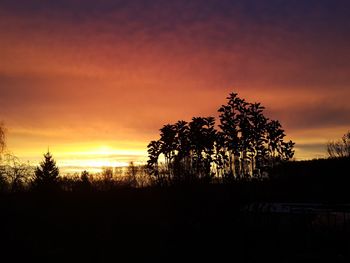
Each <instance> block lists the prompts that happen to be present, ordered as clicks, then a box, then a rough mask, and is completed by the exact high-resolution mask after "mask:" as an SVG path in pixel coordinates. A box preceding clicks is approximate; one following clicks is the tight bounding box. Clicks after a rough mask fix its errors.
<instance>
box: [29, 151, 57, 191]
mask: <svg viewBox="0 0 350 263" xmlns="http://www.w3.org/2000/svg"><path fill="white" fill-rule="evenodd" d="M58 176H59V169H58V167H57V166H56V162H55V160H54V159H53V157H52V155H51V153H50V152H49V151H48V152H47V153H46V154H44V160H43V161H42V162H41V163H40V165H39V166H38V167H37V168H36V169H35V174H34V186H35V187H38V188H40V189H52V188H56V186H57V184H58Z"/></svg>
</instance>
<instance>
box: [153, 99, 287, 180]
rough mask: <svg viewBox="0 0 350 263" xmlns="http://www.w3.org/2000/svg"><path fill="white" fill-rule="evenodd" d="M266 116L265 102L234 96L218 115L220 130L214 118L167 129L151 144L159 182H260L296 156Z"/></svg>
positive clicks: (276, 122)
mask: <svg viewBox="0 0 350 263" xmlns="http://www.w3.org/2000/svg"><path fill="white" fill-rule="evenodd" d="M263 111H264V107H263V106H262V105H261V104H260V103H249V102H247V101H245V100H244V99H242V98H240V97H238V95H237V93H231V94H229V96H228V97H227V103H226V104H225V105H222V106H221V107H220V108H219V110H218V112H219V124H218V125H217V126H216V124H215V119H214V118H213V117H194V118H192V120H191V121H190V122H186V121H182V120H181V121H178V122H177V123H175V124H166V125H164V126H163V127H162V128H161V129H160V138H159V140H156V141H151V142H150V143H149V145H148V155H149V160H148V169H149V172H150V174H151V175H153V176H154V177H155V178H156V179H157V181H158V182H160V183H163V182H177V181H180V182H184V181H193V180H198V179H204V180H211V179H212V178H214V177H218V178H223V179H225V180H237V179H242V178H252V177H260V176H261V173H262V172H263V171H267V170H268V169H269V168H270V167H272V166H273V165H275V164H276V163H278V162H281V161H286V160H289V159H291V158H292V157H293V155H294V150H293V147H294V143H293V142H292V141H288V142H286V141H284V137H285V133H284V130H283V129H282V126H281V124H280V122H279V121H277V120H270V119H268V118H267V117H266V116H264V113H263ZM162 161H164V164H163V165H161V163H162Z"/></svg>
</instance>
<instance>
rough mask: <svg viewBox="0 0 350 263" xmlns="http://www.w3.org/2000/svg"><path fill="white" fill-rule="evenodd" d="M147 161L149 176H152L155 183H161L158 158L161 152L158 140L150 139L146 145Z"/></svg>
mask: <svg viewBox="0 0 350 263" xmlns="http://www.w3.org/2000/svg"><path fill="white" fill-rule="evenodd" d="M147 148H148V150H147V152H148V161H147V170H148V172H149V174H150V175H151V176H154V178H155V180H156V182H157V184H161V183H162V182H161V181H162V180H161V178H160V174H159V167H158V159H159V156H160V154H161V142H160V141H151V142H150V143H149V144H148V146H147Z"/></svg>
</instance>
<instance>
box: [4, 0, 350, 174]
mask: <svg viewBox="0 0 350 263" xmlns="http://www.w3.org/2000/svg"><path fill="white" fill-rule="evenodd" d="M349 14H350V1H346V0H344V1H341V0H329V1H325V0H308V1H298V0H289V1H287V0H286V1H277V0H275V1H272V0H266V1H261V0H255V1H253V0H244V1H243V0H242V1H234V0H220V1H219V0H217V1H214V0H212V1H209V0H197V1H196V0H187V1H185V0H176V1H161V0H148V1H147V0H125V1H121V0H110V1H108V0H106V1H96V0H61V1H42V0H40V1H39V0H37V1H34V0H33V1H32V0H8V1H7V0H1V1H0V120H2V121H3V122H4V123H5V125H6V127H7V129H8V133H7V136H8V149H9V150H10V151H12V152H13V153H14V154H15V155H17V156H18V157H20V158H21V160H23V161H27V160H28V161H30V162H31V163H33V164H37V162H38V161H39V160H40V159H42V154H43V153H44V152H45V151H47V148H48V147H49V148H50V151H51V152H52V153H53V155H54V157H55V158H56V160H57V162H58V164H59V165H60V166H61V167H63V168H64V169H66V170H67V171H68V170H69V169H68V168H69V167H71V168H72V167H74V168H76V167H77V166H84V167H85V168H90V169H93V167H99V166H118V165H123V164H126V163H127V162H128V161H137V162H145V161H146V160H147V156H146V154H147V151H146V150H147V149H146V146H147V144H148V142H149V141H150V140H153V139H157V138H158V134H159V128H160V127H161V126H162V125H163V124H166V123H172V122H175V121H177V120H180V119H184V120H190V119H191V117H192V116H208V115H212V116H217V109H218V108H219V106H220V105H221V104H223V103H225V98H226V96H227V95H228V93H230V92H232V91H235V92H238V93H239V95H240V96H241V97H243V98H246V99H247V100H248V101H251V102H255V101H258V102H261V103H262V104H263V105H264V106H265V107H266V109H267V110H266V115H267V116H268V117H270V118H272V119H278V120H280V122H281V123H282V125H283V127H284V129H285V131H286V134H287V135H288V139H292V140H293V141H295V142H296V155H295V157H296V159H308V158H317V157H323V156H325V153H326V150H325V144H326V143H327V141H329V140H332V139H336V138H340V137H341V136H342V135H343V134H344V133H345V132H346V131H347V130H349V129H350V103H349V98H350V15H349Z"/></svg>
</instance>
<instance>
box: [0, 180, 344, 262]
mask: <svg viewBox="0 0 350 263" xmlns="http://www.w3.org/2000/svg"><path fill="white" fill-rule="evenodd" d="M236 187H237V188H235V186H227V185H209V186H208V185H207V186H196V187H172V188H167V189H165V188H163V189H158V188H149V189H121V190H119V191H115V192H99V193H98V192H95V193H85V194H83V193H79V194H77V193H67V192H65V193H58V194H55V195H40V194H34V193H23V194H16V195H6V196H2V197H1V198H0V211H1V216H0V224H1V237H0V239H1V246H0V250H1V255H0V256H1V258H0V261H1V262H35V261H34V260H39V259H41V260H44V261H45V262H66V261H74V262H128V261H135V260H141V261H142V262H144V261H146V260H147V261H148V260H152V261H155V260H161V262H170V261H177V262H185V261H188V260H193V262H198V261H203V262H204V260H205V262H207V261H208V260H209V261H211V262H349V252H350V231H349V230H350V222H347V217H344V218H343V219H344V220H343V221H342V222H341V224H337V222H335V221H334V220H336V219H334V217H331V221H328V222H327V221H325V222H322V218H321V219H320V220H316V219H317V215H312V214H311V215H310V214H307V213H306V212H305V210H303V211H301V213H300V211H299V212H298V213H296V214H289V213H284V214H283V213H282V214H280V213H275V212H271V211H270V210H262V209H260V210H259V209H257V210H254V209H253V210H252V209H251V207H254V206H252V205H251V204H252V203H253V204H254V202H255V201H256V200H260V201H262V202H271V201H279V202H284V203H294V204H295V203H296V202H298V200H296V199H293V198H291V199H288V198H286V196H285V195H284V194H283V189H282V190H281V191H280V193H279V194H277V195H275V194H274V195H273V196H271V194H270V190H272V189H270V187H272V186H265V188H266V189H265V190H264V191H263V192H264V193H265V194H262V193H261V191H260V192H259V191H257V189H256V187H261V186H254V184H253V183H250V184H247V185H246V186H244V185H240V186H239V187H238V186H236ZM238 189H239V190H238ZM259 189H261V188H259ZM257 193H258V195H259V196H257ZM295 196H298V194H296V195H295ZM299 201H300V200H299ZM304 201H306V200H304ZM308 201H320V202H318V203H319V204H320V203H321V204H322V205H321V207H322V206H323V205H324V204H325V202H323V201H322V200H308ZM249 204H250V206H249V207H250V210H249V209H247V205H249ZM260 204H261V202H260ZM260 206H261V205H260ZM326 206H327V207H329V206H331V207H332V206H333V207H336V206H335V204H329V203H328V204H327V205H326ZM304 212H305V213H304ZM344 215H345V214H344ZM326 219H327V217H326ZM328 219H329V217H328ZM345 219H346V220H345ZM332 220H333V221H332ZM330 222H331V223H330ZM332 222H333V223H332ZM347 223H349V226H348V225H347Z"/></svg>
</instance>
